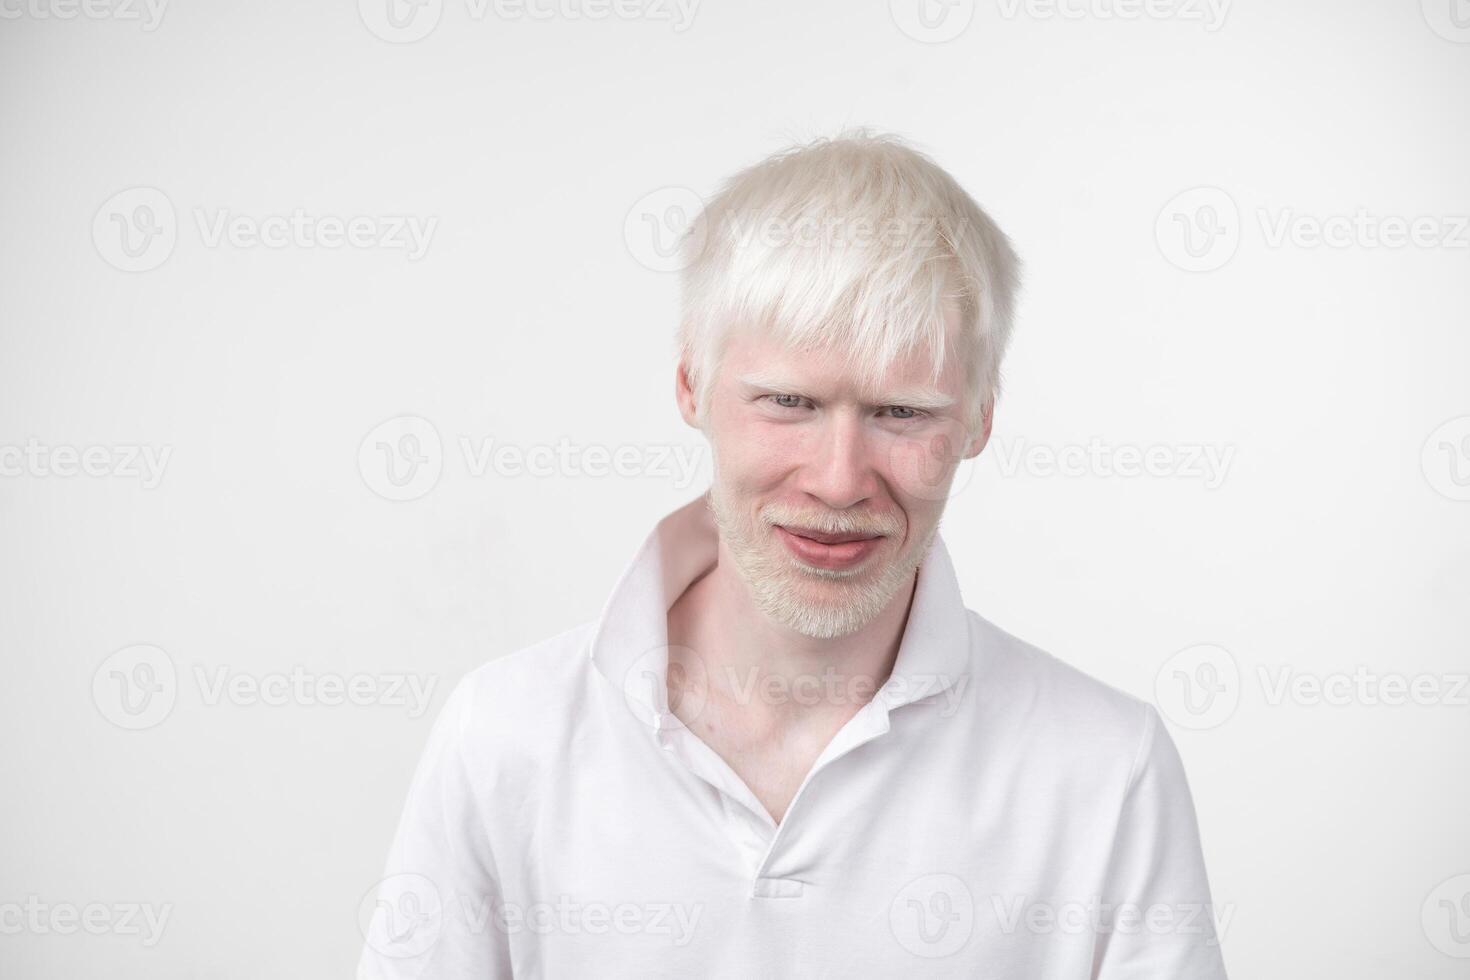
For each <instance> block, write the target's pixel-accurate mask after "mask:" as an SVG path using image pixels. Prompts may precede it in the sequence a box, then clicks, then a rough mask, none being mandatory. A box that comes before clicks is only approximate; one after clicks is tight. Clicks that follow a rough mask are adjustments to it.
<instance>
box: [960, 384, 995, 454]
mask: <svg viewBox="0 0 1470 980" xmlns="http://www.w3.org/2000/svg"><path fill="white" fill-rule="evenodd" d="M994 421H995V399H994V398H992V399H990V400H989V401H987V402H986V403H985V407H984V408H983V409H981V411H980V432H979V434H978V435H976V436H975V437H974V438H973V439H971V440H970V442H969V444H968V445H966V446H965V455H964V458H965V459H974V458H975V457H976V456H979V455H980V451H981V450H982V449H984V448H985V445H986V443H988V442H990V427H991V424H992V423H993V422H994Z"/></svg>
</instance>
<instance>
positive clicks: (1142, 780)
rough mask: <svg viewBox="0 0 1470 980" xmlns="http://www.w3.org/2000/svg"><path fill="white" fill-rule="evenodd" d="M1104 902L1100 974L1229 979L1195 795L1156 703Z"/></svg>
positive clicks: (1126, 979)
mask: <svg viewBox="0 0 1470 980" xmlns="http://www.w3.org/2000/svg"><path fill="white" fill-rule="evenodd" d="M1102 903H1103V904H1102V909H1103V912H1104V920H1105V923H1106V925H1105V927H1104V929H1103V930H1102V934H1101V935H1100V936H1099V938H1098V943H1097V947H1096V949H1097V952H1096V958H1095V961H1094V969H1093V977H1094V978H1095V980H1159V978H1163V977H1167V978H1169V980H1225V963H1224V960H1223V957H1222V956H1221V953H1220V941H1219V937H1218V936H1217V934H1216V933H1217V929H1216V922H1217V918H1216V915H1215V908H1214V903H1213V902H1212V901H1211V899H1210V885H1209V881H1208V879H1207V877H1206V875H1205V862H1204V854H1203V852H1202V850H1201V848H1200V840H1199V826H1198V823H1197V821H1196V818H1195V811H1194V801H1193V800H1192V799H1191V798H1190V794H1189V784H1188V782H1187V780H1186V779H1185V776H1184V766H1183V764H1182V763H1181V762H1180V760H1179V752H1178V750H1177V749H1176V748H1175V747H1174V742H1173V740H1172V739H1170V737H1169V733H1168V731H1167V730H1166V729H1165V728H1164V725H1163V723H1162V722H1161V721H1160V720H1159V716H1158V712H1157V711H1156V710H1155V709H1154V708H1153V707H1152V706H1151V705H1150V706H1148V707H1147V708H1146V709H1145V718H1144V732H1143V738H1142V742H1141V744H1140V746H1139V753H1138V759H1137V761H1136V762H1135V764H1134V768H1133V775H1132V779H1131V780H1130V785H1129V788H1128V792H1127V794H1126V796H1125V798H1124V801H1123V807H1122V811H1121V813H1120V814H1119V820H1118V827H1117V831H1116V834H1115V836H1114V841H1113V850H1112V857H1111V860H1110V863H1109V869H1108V875H1107V879H1106V883H1105V894H1104V895H1103V896H1102Z"/></svg>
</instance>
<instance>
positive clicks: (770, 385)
mask: <svg viewBox="0 0 1470 980" xmlns="http://www.w3.org/2000/svg"><path fill="white" fill-rule="evenodd" d="M735 380H736V381H737V382H739V383H740V384H741V385H743V386H744V387H746V388H753V389H757V390H761V391H767V392H772V393H777V392H788V393H792V394H795V393H799V392H800V391H801V390H802V388H803V387H804V386H802V385H799V384H793V383H792V382H790V381H788V380H787V379H785V378H783V377H782V376H781V375H778V374H772V373H768V372H765V371H755V372H752V373H750V374H742V375H740V376H739V377H738V378H736V379H735ZM954 402H955V400H954V399H953V398H951V397H949V396H948V395H945V394H942V393H941V392H939V391H936V390H935V389H933V388H929V387H910V388H895V389H892V390H890V391H887V392H884V393H883V395H882V397H881V398H879V399H878V400H876V401H873V402H871V404H873V405H901V406H903V407H905V408H919V409H923V410H925V411H929V412H937V411H942V410H943V409H946V408H949V407H950V406H951V405H953V404H954Z"/></svg>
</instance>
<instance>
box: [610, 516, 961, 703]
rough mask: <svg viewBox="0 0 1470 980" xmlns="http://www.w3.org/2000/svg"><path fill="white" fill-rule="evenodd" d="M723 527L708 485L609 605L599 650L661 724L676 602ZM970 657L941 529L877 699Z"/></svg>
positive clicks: (908, 698)
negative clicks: (717, 519)
mask: <svg viewBox="0 0 1470 980" xmlns="http://www.w3.org/2000/svg"><path fill="white" fill-rule="evenodd" d="M718 545H719V532H718V530H717V529H716V527H715V523H714V516H713V515H712V514H711V513H710V510H709V507H708V505H707V502H706V498H705V497H704V496H703V495H701V496H699V497H697V498H695V499H694V500H692V501H690V502H689V503H687V504H685V505H684V506H682V507H680V508H679V509H677V510H675V511H674V512H673V513H671V514H669V515H668V516H666V517H664V518H663V519H662V520H661V521H659V522H658V524H657V525H655V526H654V529H653V531H652V532H651V533H650V534H649V535H648V537H647V538H646V539H645V540H644V542H643V545H642V547H640V548H639V549H638V552H637V554H635V555H634V557H633V560H632V562H630V563H629V565H628V567H627V568H626V569H625V570H624V572H623V575H622V577H621V578H620V579H619V580H618V583H617V585H615V586H614V587H613V591H612V595H611V596H610V597H609V598H608V601H607V604H606V605H605V606H604V607H603V611H602V615H601V616H600V617H599V619H598V622H597V626H596V629H595V630H594V632H593V634H592V640H591V647H590V653H591V657H592V661H593V664H594V665H595V666H596V667H597V669H598V671H599V672H600V673H601V674H602V675H603V676H604V677H606V678H607V680H608V681H610V682H611V683H612V684H613V685H614V686H616V687H619V688H622V690H623V693H624V695H625V696H626V697H627V699H628V702H629V706H630V707H631V708H633V710H634V712H635V714H637V715H638V716H639V717H640V718H642V719H643V720H644V721H645V722H646V723H648V724H649V725H650V726H651V727H653V728H655V729H659V728H667V727H670V726H671V725H677V721H676V720H674V719H673V718H672V715H671V714H670V712H669V710H668V705H667V697H666V693H667V692H666V690H665V677H666V676H667V670H668V642H669V641H668V611H669V608H670V607H671V606H672V605H673V604H674V602H675V600H677V599H678V598H679V596H681V595H683V593H684V590H685V589H687V588H688V587H689V585H690V584H691V583H693V582H694V580H695V579H697V578H699V576H700V575H702V574H703V573H704V572H705V571H706V570H707V569H709V568H710V567H712V566H713V565H714V564H715V561H716V559H717V555H718ZM968 667H969V617H968V613H967V612H966V610H965V604H964V599H963V598H962V597H961V595H960V587H959V580H958V578H957V577H956V576H955V571H954V564H953V563H952V562H951V561H950V557H949V550H948V549H947V548H946V547H945V546H944V542H943V540H942V539H941V537H940V535H938V534H935V535H934V540H933V542H932V543H931V544H930V546H929V551H928V553H927V554H926V555H925V556H924V560H923V561H922V562H921V563H920V564H919V571H918V584H917V586H916V587H915V589H914V600H913V605H912V606H911V607H910V608H909V617H908V622H907V624H906V625H905V627H904V633H903V639H902V641H901V642H900V644H899V648H898V656H897V658H896V659H895V662H894V666H893V673H892V675H891V676H890V677H889V679H888V681H887V683H885V684H884V685H883V688H882V689H881V690H880V691H879V692H878V695H877V697H876V698H875V699H874V700H875V701H877V702H879V703H880V704H881V706H882V707H883V708H884V709H885V710H891V709H893V708H897V707H899V706H901V705H905V704H909V703H912V702H914V701H919V700H921V699H927V698H931V697H933V696H935V695H938V694H940V693H941V692H943V691H944V690H946V689H947V688H949V687H951V686H954V685H956V684H959V683H961V677H962V675H964V674H965V673H967V672H968Z"/></svg>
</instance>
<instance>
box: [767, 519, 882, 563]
mask: <svg viewBox="0 0 1470 980" xmlns="http://www.w3.org/2000/svg"><path fill="white" fill-rule="evenodd" d="M776 533H777V534H778V535H779V536H780V538H781V541H782V542H783V543H784V544H785V545H786V547H787V549H788V550H790V552H791V553H792V554H793V555H795V556H796V557H797V558H800V559H801V560H802V561H804V562H806V563H807V564H808V565H815V566H816V567H818V568H826V569H831V570H832V571H840V570H842V569H844V568H852V567H854V566H855V565H861V564H862V563H863V562H864V561H865V560H866V559H867V557H868V556H869V555H871V554H872V553H873V552H875V551H877V550H878V545H879V544H881V543H882V541H883V539H882V538H865V539H863V540H862V541H844V542H842V543H841V544H823V543H822V542H820V541H813V540H812V539H811V538H804V537H802V536H801V535H799V534H792V533H791V532H790V531H788V530H786V529H785V528H784V527H781V526H780V525H777V526H776Z"/></svg>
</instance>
